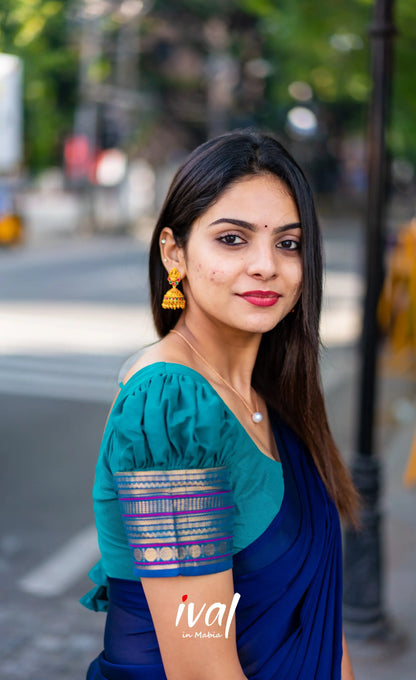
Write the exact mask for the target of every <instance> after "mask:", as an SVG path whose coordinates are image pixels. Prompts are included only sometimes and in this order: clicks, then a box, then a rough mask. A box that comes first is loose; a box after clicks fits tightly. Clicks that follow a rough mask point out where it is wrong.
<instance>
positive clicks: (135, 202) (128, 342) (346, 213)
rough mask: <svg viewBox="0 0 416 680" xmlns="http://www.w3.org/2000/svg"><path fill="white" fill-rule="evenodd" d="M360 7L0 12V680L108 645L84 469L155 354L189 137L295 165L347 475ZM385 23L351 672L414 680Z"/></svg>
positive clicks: (407, 261) (410, 482)
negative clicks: (259, 150) (372, 463)
mask: <svg viewBox="0 0 416 680" xmlns="http://www.w3.org/2000/svg"><path fill="white" fill-rule="evenodd" d="M375 4H376V3H375V2H372V1H371V0H352V1H351V2H348V3H321V4H320V5H319V4H316V3H311V2H309V1H308V0H298V1H297V2H296V3H293V2H289V1H288V0H287V1H286V0H282V1H281V2H278V3H276V2H272V0H233V2H231V1H228V0H221V1H220V0H211V2H210V3H206V2H202V1H200V0H175V1H173V0H119V1H117V2H116V1H115V0H67V2H63V1H59V0H2V2H0V433H1V440H0V441H1V444H0V462H1V474H0V499H1V500H0V503H1V512H0V675H1V677H2V678H4V680H27V679H28V678H30V680H55V679H57V678H59V679H60V680H75V679H80V680H82V678H84V677H85V672H86V668H87V666H88V664H89V662H90V661H91V659H92V658H94V656H96V654H97V653H98V652H99V651H100V650H101V648H102V632H103V626H104V616H103V615H100V614H94V613H92V612H90V611H87V610H86V609H84V608H83V607H81V605H80V604H79V603H78V599H79V597H81V596H82V595H83V594H84V592H86V591H87V590H88V589H89V588H90V587H91V585H92V584H91V583H90V582H89V580H88V578H87V572H88V569H89V568H90V567H91V566H92V565H93V564H94V562H95V561H96V559H97V555H98V551H97V545H96V537H95V529H94V525H93V514H92V502H91V490H92V483H93V478H94V466H95V461H96V458H97V455H98V449H99V446H100V442H101V435H102V432H103V428H104V423H105V419H106V416H107V413H108V409H109V407H110V404H111V402H112V399H113V397H114V394H115V392H116V391H117V382H118V380H119V379H121V378H122V377H123V375H124V373H125V372H126V371H127V366H128V365H129V362H130V361H132V357H134V355H135V354H137V352H139V351H140V350H141V348H143V347H144V346H145V345H146V344H148V343H150V342H152V341H153V340H154V339H155V333H154V330H153V326H152V320H151V315H150V311H149V305H148V285H147V253H148V244H149V240H150V236H151V233H152V229H153V225H154V223H155V216H156V215H157V212H158V209H159V208H160V206H161V203H162V201H163V199H164V194H165V192H166V189H167V187H168V185H169V182H170V179H171V178H172V175H173V173H174V171H175V169H176V167H177V166H178V163H179V162H180V161H181V160H182V159H183V158H184V156H185V155H186V154H187V152H188V151H190V150H191V149H192V148H194V147H195V146H196V145H197V144H198V143H200V142H203V141H204V140H205V139H206V138H207V137H210V136H212V135H215V134H219V133H221V132H225V131H227V130H229V129H233V128H236V127H247V126H256V127H262V128H267V129H270V130H271V131H273V132H274V133H275V134H277V135H278V137H279V138H280V139H281V140H282V142H283V143H284V144H285V145H286V146H287V147H288V148H289V149H290V150H291V151H292V153H293V154H294V156H295V157H296V158H297V160H298V161H299V162H300V164H301V165H302V167H304V169H305V170H306V172H307V174H308V177H309V179H310V181H311V184H312V186H313V188H314V191H315V195H316V200H317V207H318V213H319V216H320V220H321V225H322V229H323V236H324V245H325V252H326V278H325V297H324V307H323V314H322V325H321V331H322V340H323V345H324V346H323V350H322V363H321V365H322V376H323V385H324V390H325V395H326V399H327V405H328V412H329V418H330V424H331V426H332V429H333V432H334V435H335V438H336V441H337V443H338V444H339V446H340V449H341V451H342V454H343V455H344V456H345V459H346V460H347V461H348V462H349V463H352V462H353V459H354V455H355V453H356V448H357V428H358V420H359V414H358V407H357V404H358V403H359V382H360V371H361V360H362V357H361V352H362V346H361V344H360V336H361V329H362V322H363V299H364V295H365V290H366V286H367V285H368V280H367V277H368V271H367V272H366V267H365V259H366V247H368V246H366V238H365V221H366V204H367V202H366V197H367V189H368V179H367V177H368V175H367V165H366V162H367V161H366V159H367V156H368V151H367V128H368V124H369V121H368V117H369V111H368V109H369V100H370V96H371V91H372V81H371V73H370V60H371V55H370V37H369V26H370V23H371V21H372V13H373V10H374V6H375ZM394 10H395V11H394V15H395V16H394V18H395V26H396V29H397V32H396V35H395V38H394V59H393V61H392V66H391V76H392V88H391V97H390V104H389V109H390V116H389V131H388V136H387V140H388V145H387V166H388V173H387V174H388V181H387V182H386V186H385V192H384V193H385V196H384V200H385V208H386V210H385V215H384V222H385V225H384V226H385V230H384V232H383V253H382V265H383V268H384V271H385V279H384V285H383V290H382V294H381V297H380V301H379V304H378V312H377V313H378V323H379V326H380V330H381V331H382V337H381V342H380V343H379V348H378V349H377V347H376V346H375V347H374V353H375V355H376V358H377V382H376V409H375V419H374V433H375V437H374V439H375V446H374V449H375V451H374V456H375V458H376V459H377V461H378V463H379V465H380V470H381V488H380V515H381V523H380V524H381V527H380V528H381V548H382V550H381V554H380V556H379V561H380V565H379V566H380V568H381V572H382V579H381V583H380V588H379V590H380V592H379V596H380V608H381V610H382V611H383V613H384V614H385V619H386V620H387V621H388V622H389V626H388V627H387V629H386V628H385V629H384V630H383V631H382V632H381V634H380V635H368V636H367V637H366V636H363V635H354V627H352V628H350V633H349V643H350V651H351V656H352V659H353V665H354V668H355V673H356V680H370V679H371V680H373V679H379V680H393V679H394V680H415V678H416V670H415V669H416V607H415V604H416V601H415V592H416V577H415V574H416V441H415V440H414V432H415V426H416V417H415V416H416V264H415V263H416V236H415V232H416V222H415V206H416V200H415V197H416V194H415V189H416V174H415V173H416V97H415V95H414V73H413V68H412V66H413V64H414V45H415V44H416V5H415V3H414V2H413V1H412V0H396V3H395V7H394ZM374 580H377V579H376V576H375V577H374ZM373 585H374V584H373V583H372V582H371V579H370V580H369V581H368V590H369V591H371V589H372V587H373ZM347 630H348V629H347Z"/></svg>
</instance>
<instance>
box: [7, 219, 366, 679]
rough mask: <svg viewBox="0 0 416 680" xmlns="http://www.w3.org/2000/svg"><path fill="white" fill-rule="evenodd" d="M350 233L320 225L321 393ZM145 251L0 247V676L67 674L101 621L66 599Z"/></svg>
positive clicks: (347, 283)
mask: <svg viewBox="0 0 416 680" xmlns="http://www.w3.org/2000/svg"><path fill="white" fill-rule="evenodd" d="M358 248H359V238H358V236H357V233H356V232H351V230H349V229H339V228H337V230H335V231H334V232H333V233H331V232H330V231H328V232H327V253H328V276H327V290H326V302H325V313H324V319H323V328H324V336H325V338H326V341H327V345H328V350H327V351H326V353H325V355H324V360H323V376H324V384H325V389H326V391H327V394H335V393H337V391H339V388H340V386H342V385H343V384H344V383H345V380H346V379H347V378H348V376H351V372H352V370H353V366H354V356H355V352H354V342H355V338H356V335H357V329H358V320H359V307H358V302H357V300H358V296H359V293H360V289H361V281H360V276H359V274H358V272H357V268H358V262H359V256H358V254H357V253H358ZM146 278H147V272H146V248H145V246H144V245H143V244H142V243H140V242H139V241H137V240H135V239H128V238H119V239H117V238H110V237H107V238H104V237H95V238H94V239H90V240H87V239H84V240H82V239H79V238H77V239H75V238H73V239H62V241H61V242H55V243H53V244H46V243H45V244H43V246H42V247H40V246H37V247H33V246H32V247H30V248H24V247H23V248H20V249H18V248H17V249H15V250H12V251H0V325H1V331H0V425H1V449H0V462H1V475H0V498H1V513H0V574H1V580H0V658H1V662H0V664H1V665H0V669H1V670H0V673H1V677H2V678H3V679H4V680H28V678H30V679H31V680H55V679H57V678H59V679H60V680H76V679H77V678H79V679H82V678H84V677H85V669H86V667H87V665H88V663H89V661H90V660H91V659H92V658H93V657H94V656H95V655H96V653H98V652H99V651H100V649H101V637H102V629H103V624H104V617H103V616H102V615H99V614H93V613H91V612H88V611H87V610H84V609H83V608H82V607H81V606H80V605H79V604H78V598H79V597H80V596H81V595H82V594H83V593H84V592H85V591H86V590H87V589H88V588H89V587H90V584H89V581H88V579H87V576H86V574H87V571H88V568H89V566H91V565H92V563H93V562H94V561H95V559H96V556H97V548H96V543H95V535H94V529H93V516H92V503H91V487H92V482H93V475H94V465H95V460H96V457H97V453H98V448H99V445H100V440H101V434H102V430H103V426H104V422H105V418H106V415H107V412H108V408H109V406H110V404H111V401H112V397H113V395H114V393H115V391H116V389H117V378H118V375H119V372H120V370H121V368H122V365H123V363H124V362H125V360H126V359H127V358H128V357H130V356H131V355H132V354H133V353H134V352H137V351H138V349H139V348H140V347H141V346H143V345H144V344H146V343H147V342H150V341H151V340H152V339H153V338H154V333H153V331H152V326H151V321H150V316H149V311H148V307H147V295H148V294H147V287H146Z"/></svg>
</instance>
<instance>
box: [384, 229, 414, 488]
mask: <svg viewBox="0 0 416 680" xmlns="http://www.w3.org/2000/svg"><path fill="white" fill-rule="evenodd" d="M377 312H378V320H379V324H380V327H381V329H382V330H383V331H384V332H385V333H386V336H387V342H388V346H389V349H390V351H391V355H390V357H389V359H388V361H387V362H385V363H386V364H387V366H388V367H389V368H390V369H391V370H393V371H398V372H401V373H405V375H406V377H410V376H412V375H413V376H414V377H416V218H413V219H412V220H411V221H410V222H408V223H406V224H404V225H403V226H402V227H401V229H400V232H399V235H398V239H397V244H396V246H395V248H394V250H393V253H392V255H391V258H390V262H389V266H388V270H387V275H386V278H385V281H384V285H383V289H382V292H381V296H380V300H379V304H378V310H377ZM403 484H404V486H406V487H408V488H410V487H412V486H415V485H416V431H415V435H414V437H413V443H412V447H411V451H410V456H409V459H408V461H407V464H406V469H405V472H404V475H403Z"/></svg>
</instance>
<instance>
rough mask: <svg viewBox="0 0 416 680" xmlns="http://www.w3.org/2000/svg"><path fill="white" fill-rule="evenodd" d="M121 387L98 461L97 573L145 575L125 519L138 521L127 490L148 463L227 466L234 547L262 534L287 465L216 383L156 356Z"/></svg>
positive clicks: (155, 467) (173, 467)
mask: <svg viewBox="0 0 416 680" xmlns="http://www.w3.org/2000/svg"><path fill="white" fill-rule="evenodd" d="M120 387H121V389H120V392H119V394H118V396H117V399H116V402H115V404H114V406H113V409H112V411H111V414H110V416H109V419H108V422H107V425H106V428H105V431H104V435H103V439H102V443H101V447H100V452H99V457H98V462H97V466H96V476H95V483H94V489H93V500H94V511H95V518H96V525H97V532H98V541H99V547H100V551H101V555H102V559H101V563H100V567H99V570H98V569H97V568H96V569H95V572H94V571H93V573H92V577H94V575H95V576H96V575H97V572H98V571H100V572H101V575H103V574H105V575H106V576H109V577H114V578H122V579H136V580H140V575H139V574H140V570H137V569H136V571H134V569H133V561H132V548H131V544H132V540H131V537H129V535H128V534H129V530H128V527H127V525H126V522H127V523H129V522H130V524H134V523H135V522H136V523H137V519H136V518H135V516H134V515H132V514H129V508H131V507H133V505H134V504H135V503H136V501H137V499H136V498H132V497H130V496H131V495H132V494H129V493H127V491H126V489H128V488H129V484H125V480H128V481H129V480H131V479H134V475H136V476H137V478H140V479H142V478H143V475H141V474H140V473H141V471H143V472H144V471H149V474H150V476H152V473H151V471H154V473H155V474H159V476H160V473H156V471H167V472H166V475H167V476H168V477H171V476H172V474H171V473H170V472H168V471H185V470H187V471H190V472H191V473H192V472H193V471H200V470H201V469H205V468H206V469H209V470H211V471H212V470H214V472H216V471H217V470H218V471H219V473H222V471H226V472H227V475H228V478H227V479H228V483H229V486H230V491H231V492H232V501H233V505H234V508H233V514H232V526H231V529H232V554H235V553H237V552H238V551H240V550H242V549H243V548H245V547H246V546H248V545H249V544H250V543H252V542H253V541H254V540H255V539H256V538H258V536H260V535H261V534H262V533H263V532H264V531H265V529H266V528H267V527H268V526H269V524H270V523H271V521H272V520H273V518H274V517H275V515H276V514H277V513H278V511H279V509H280V505H281V502H282V499H283V492H284V481H283V473H282V466H281V464H280V462H278V461H275V460H272V459H271V458H269V457H268V456H266V455H265V454H264V453H262V452H261V451H260V449H259V448H258V447H257V446H256V445H255V443H254V441H253V440H252V439H251V438H250V436H249V434H248V433H247V431H246V430H245V429H244V427H243V426H242V425H241V423H240V422H239V421H238V419H237V418H236V416H235V415H234V414H233V412H232V411H231V410H230V409H229V408H228V407H227V405H226V404H225V403H224V401H223V400H222V399H221V398H220V396H219V394H218V393H217V392H216V391H215V390H214V388H213V387H212V386H211V385H210V383H209V382H208V381H207V380H206V379H205V378H204V377H203V376H202V375H200V374H199V373H197V372H196V371H194V370H193V369H191V368H189V367H187V366H183V365H181V364H174V363H165V362H157V363H154V364H151V365H150V366H146V367H145V368H143V369H141V370H140V371H138V372H137V373H135V374H134V375H133V376H132V377H131V378H130V379H129V380H128V381H127V382H126V383H125V384H123V383H120ZM203 471H204V472H205V470H203ZM174 474H177V473H174ZM210 474H211V473H210ZM120 480H121V481H120ZM123 484H124V486H123ZM120 485H121V486H120ZM132 486H133V485H130V487H131V488H132ZM123 489H124V490H123ZM226 491H227V490H226V489H225V491H223V492H220V493H225V492H226ZM123 494H124V496H126V494H127V497H124V498H122V499H121V498H120V495H123ZM199 495H200V496H210V495H211V496H213V494H199ZM217 497H219V496H218V495H217ZM153 498H155V496H153ZM158 498H159V497H158ZM120 500H123V501H124V510H123V507H122V508H121V507H120ZM135 507H137V506H135ZM148 507H150V506H148ZM195 507H196V506H195ZM227 507H228V506H227ZM214 509H215V508H214ZM218 510H221V508H218ZM195 512H197V510H196V511H195ZM159 514H162V515H166V514H167V513H159ZM178 514H179V515H180V513H178ZM126 517H127V520H126ZM132 517H133V519H132V520H130V519H129V518H132ZM126 527H127V530H126ZM133 530H136V529H135V528H134V527H133ZM217 540H219V539H217ZM129 543H130V545H129ZM133 552H134V551H133ZM230 559H231V558H230ZM223 568H224V567H223ZM155 575H158V574H155ZM162 575H163V574H162ZM94 580H96V581H98V580H99V579H97V578H94Z"/></svg>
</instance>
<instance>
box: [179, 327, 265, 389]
mask: <svg viewBox="0 0 416 680" xmlns="http://www.w3.org/2000/svg"><path fill="white" fill-rule="evenodd" d="M175 329H176V330H177V331H179V332H180V333H181V334H182V335H183V336H184V337H185V338H186V340H188V342H190V343H191V344H192V346H193V347H194V348H195V349H196V350H197V351H198V352H199V353H200V354H201V355H202V356H203V358H204V359H205V361H206V362H207V363H208V364H209V365H210V366H211V367H212V368H214V369H215V370H216V371H218V373H219V374H220V375H221V377H222V378H223V380H225V381H227V382H228V383H229V384H230V385H232V387H233V388H234V389H236V390H238V391H239V392H240V394H242V396H245V395H246V396H248V395H250V392H251V378H252V374H253V370H254V364H255V362H256V358H257V353H258V349H259V345H260V341H261V337H262V336H261V334H254V333H247V332H244V331H239V330H237V329H233V328H229V327H228V328H223V327H218V325H217V324H212V323H209V322H207V321H205V323H204V322H202V323H201V322H198V323H195V322H194V323H193V322H192V320H190V319H189V320H188V319H186V318H183V319H182V318H181V319H180V320H179V322H178V324H177V325H176V327H175Z"/></svg>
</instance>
